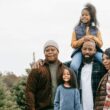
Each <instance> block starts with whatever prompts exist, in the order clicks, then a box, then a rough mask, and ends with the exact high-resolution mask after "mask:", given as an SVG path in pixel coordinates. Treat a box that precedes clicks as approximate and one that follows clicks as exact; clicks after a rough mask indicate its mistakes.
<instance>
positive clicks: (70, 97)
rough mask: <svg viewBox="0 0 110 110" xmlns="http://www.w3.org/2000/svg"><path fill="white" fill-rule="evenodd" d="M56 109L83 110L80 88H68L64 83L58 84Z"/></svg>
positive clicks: (55, 101)
mask: <svg viewBox="0 0 110 110" xmlns="http://www.w3.org/2000/svg"><path fill="white" fill-rule="evenodd" d="M54 110H81V105H80V95H79V91H78V89H76V88H75V89H74V88H67V87H64V86H63V85H60V86H58V88H57V91H56V95H55V100H54Z"/></svg>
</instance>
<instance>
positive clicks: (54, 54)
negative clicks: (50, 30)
mask: <svg viewBox="0 0 110 110" xmlns="http://www.w3.org/2000/svg"><path fill="white" fill-rule="evenodd" d="M58 53H59V52H58V50H57V49H56V48H55V47H53V46H48V47H47V48H46V49H45V50H44V54H45V58H46V60H48V61H49V62H55V61H57V60H58Z"/></svg>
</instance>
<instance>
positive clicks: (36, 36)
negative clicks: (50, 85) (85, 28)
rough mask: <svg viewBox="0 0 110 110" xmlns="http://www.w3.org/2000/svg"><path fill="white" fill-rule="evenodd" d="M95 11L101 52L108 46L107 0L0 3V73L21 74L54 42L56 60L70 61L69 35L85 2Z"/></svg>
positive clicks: (1, 0)
mask: <svg viewBox="0 0 110 110" xmlns="http://www.w3.org/2000/svg"><path fill="white" fill-rule="evenodd" d="M88 2H90V3H92V4H93V5H95V7H96V9H97V18H98V21H99V24H100V30H101V32H102V39H103V43H104V45H103V47H102V48H103V49H105V48H108V47H110V0H106V1H105V0H0V71H1V72H6V71H11V72H14V73H16V74H17V75H23V74H26V73H25V69H26V68H28V67H29V63H31V62H32V61H33V58H32V54H33V52H35V53H36V60H37V59H39V58H44V55H43V45H44V43H45V42H46V41H47V40H50V39H51V40H55V41H56V42H58V44H59V47H60V54H59V59H60V60H61V61H67V60H70V55H71V53H72V48H71V46H70V43H71V34H72V31H73V28H74V26H75V25H76V24H77V23H78V21H79V17H80V14H81V10H82V9H83V8H84V5H85V4H86V3H88Z"/></svg>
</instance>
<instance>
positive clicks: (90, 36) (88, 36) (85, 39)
mask: <svg viewBox="0 0 110 110" xmlns="http://www.w3.org/2000/svg"><path fill="white" fill-rule="evenodd" d="M91 39H92V40H94V39H93V36H92V35H86V36H84V41H90V40H91Z"/></svg>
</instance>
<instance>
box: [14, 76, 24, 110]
mask: <svg viewBox="0 0 110 110" xmlns="http://www.w3.org/2000/svg"><path fill="white" fill-rule="evenodd" d="M25 86H26V76H24V77H21V78H20V80H19V81H18V83H17V84H16V85H15V86H14V87H13V89H12V93H13V95H14V96H15V98H16V103H17V104H18V106H19V108H20V109H21V110H26V102H25Z"/></svg>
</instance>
